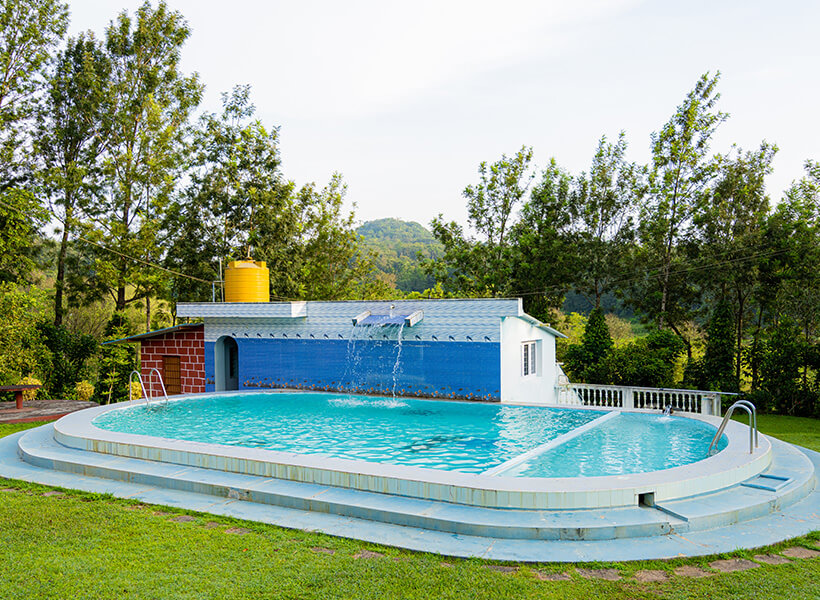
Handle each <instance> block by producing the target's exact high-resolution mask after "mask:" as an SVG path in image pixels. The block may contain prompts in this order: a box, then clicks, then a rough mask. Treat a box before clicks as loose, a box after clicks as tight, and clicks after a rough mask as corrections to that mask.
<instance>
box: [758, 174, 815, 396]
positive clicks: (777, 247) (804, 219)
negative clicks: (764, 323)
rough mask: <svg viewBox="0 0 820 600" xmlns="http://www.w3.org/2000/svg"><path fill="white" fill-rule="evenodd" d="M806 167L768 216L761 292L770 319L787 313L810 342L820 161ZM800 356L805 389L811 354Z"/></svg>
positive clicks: (808, 344) (812, 377) (811, 377)
mask: <svg viewBox="0 0 820 600" xmlns="http://www.w3.org/2000/svg"><path fill="white" fill-rule="evenodd" d="M805 170H806V175H805V176H804V177H803V178H802V179H800V180H799V181H796V182H795V183H794V184H793V185H792V186H791V187H790V188H789V190H787V192H786V194H785V197H784V199H783V201H782V202H781V203H780V204H779V205H778V207H777V209H776V210H775V212H774V213H773V214H772V215H771V218H770V219H769V222H768V226H767V232H766V234H767V235H766V239H767V250H768V251H769V252H768V256H767V261H766V264H765V283H766V286H765V288H764V289H763V290H762V293H763V294H766V296H765V298H766V299H767V300H768V302H769V306H770V311H771V313H772V318H773V320H779V318H780V317H782V316H785V317H788V318H789V319H790V321H791V323H793V324H794V325H795V326H796V327H798V330H799V336H800V338H801V344H803V347H804V348H810V347H811V346H812V345H813V344H815V343H816V342H817V340H818V337H820V272H819V271H818V269H817V265H818V264H820V163H817V162H813V161H807V162H806V165H805ZM762 287H763V286H762ZM801 356H802V358H801V364H800V367H799V368H800V373H801V375H800V378H801V386H800V387H801V390H809V389H811V388H812V386H816V382H817V374H816V372H814V371H813V370H812V368H811V366H810V360H809V357H810V354H809V353H808V352H802V353H801Z"/></svg>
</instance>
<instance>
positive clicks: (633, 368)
mask: <svg viewBox="0 0 820 600" xmlns="http://www.w3.org/2000/svg"><path fill="white" fill-rule="evenodd" d="M683 350H684V343H683V341H682V340H681V339H680V338H679V337H678V336H677V335H675V334H674V333H672V332H671V331H669V330H666V329H664V330H660V331H653V332H651V333H650V334H649V335H648V336H646V337H644V338H641V339H639V340H636V341H634V342H632V343H631V344H627V345H625V346H621V347H620V348H614V349H613V350H612V352H610V353H609V356H608V357H607V360H606V365H605V368H606V371H607V375H608V377H609V383H612V384H614V385H634V386H641V387H672V386H673V385H674V383H675V360H676V359H677V357H678V355H679V354H680V353H681V352H682V351H683Z"/></svg>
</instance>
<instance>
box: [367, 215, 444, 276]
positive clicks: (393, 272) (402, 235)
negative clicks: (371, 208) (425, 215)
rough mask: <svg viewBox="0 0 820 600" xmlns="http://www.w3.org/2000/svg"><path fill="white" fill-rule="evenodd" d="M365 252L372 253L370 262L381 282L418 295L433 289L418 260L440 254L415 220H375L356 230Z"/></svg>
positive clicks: (436, 244)
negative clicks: (381, 275)
mask: <svg viewBox="0 0 820 600" xmlns="http://www.w3.org/2000/svg"><path fill="white" fill-rule="evenodd" d="M356 233H358V234H359V236H361V242H362V245H363V247H364V248H365V249H367V250H369V251H371V252H373V254H374V258H373V261H374V263H375V265H376V268H378V269H379V270H380V271H381V272H382V273H383V277H384V280H385V281H387V282H388V283H389V284H392V285H395V287H396V288H397V289H399V290H401V291H403V292H421V291H424V290H426V289H428V288H431V287H433V286H435V284H436V281H435V279H434V278H433V277H432V276H431V275H428V274H427V273H425V271H424V268H423V267H422V264H421V260H423V259H435V258H438V257H439V256H440V255H441V251H442V246H441V244H440V243H439V242H438V240H436V238H435V237H434V236H433V234H432V233H431V232H430V231H428V230H427V229H426V228H425V227H424V226H422V225H420V224H419V223H416V222H415V221H402V220H401V219H393V218H388V219H377V220H375V221H368V222H367V223H364V224H363V225H362V226H361V227H359V228H358V229H357V230H356Z"/></svg>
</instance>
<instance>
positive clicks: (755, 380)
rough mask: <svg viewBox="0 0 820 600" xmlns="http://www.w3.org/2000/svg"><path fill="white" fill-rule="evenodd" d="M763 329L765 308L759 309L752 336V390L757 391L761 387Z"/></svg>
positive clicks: (759, 307)
mask: <svg viewBox="0 0 820 600" xmlns="http://www.w3.org/2000/svg"><path fill="white" fill-rule="evenodd" d="M762 329H763V307H762V306H758V309H757V326H756V327H755V332H754V334H753V335H752V361H751V362H752V390H757V389H758V387H759V385H760V374H759V373H758V362H757V352H758V347H759V345H760V332H761V330H762Z"/></svg>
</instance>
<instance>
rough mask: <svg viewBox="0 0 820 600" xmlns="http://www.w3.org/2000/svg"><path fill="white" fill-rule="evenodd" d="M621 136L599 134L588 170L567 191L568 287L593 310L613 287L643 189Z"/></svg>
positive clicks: (626, 247)
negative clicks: (572, 256)
mask: <svg viewBox="0 0 820 600" xmlns="http://www.w3.org/2000/svg"><path fill="white" fill-rule="evenodd" d="M626 148H627V144H626V136H625V135H624V133H623V132H621V134H620V135H619V136H618V140H617V142H615V143H614V144H613V143H611V142H608V141H607V139H606V137H602V138H601V139H600V141H599V142H598V149H597V150H596V152H595V156H594V157H593V159H592V166H591V168H590V170H589V173H588V174H587V173H581V175H579V176H578V178H577V179H576V182H575V183H576V185H575V187H574V190H573V193H572V195H571V199H572V207H571V209H572V213H573V219H574V227H573V246H574V251H575V253H576V254H577V260H576V262H575V269H574V271H573V273H572V280H573V285H574V287H575V289H576V290H578V291H579V292H580V293H582V294H584V295H585V296H586V297H587V298H588V299H589V300H590V302H591V304H592V305H593V306H594V307H595V308H600V306H601V296H603V295H604V294H606V293H608V292H611V291H612V290H613V289H614V287H613V286H614V281H615V280H616V279H617V277H618V273H620V272H622V271H623V270H624V260H625V257H626V254H627V251H628V249H629V245H630V244H631V242H632V239H633V235H634V231H633V229H634V226H633V217H634V214H635V211H636V210H637V207H638V205H639V203H640V200H641V198H642V196H643V193H644V181H643V178H644V174H643V170H642V169H641V168H639V167H638V166H637V165H636V164H635V163H628V162H626V159H625V158H624V156H625V154H626Z"/></svg>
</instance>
